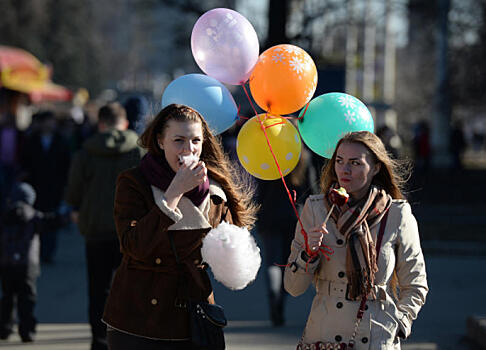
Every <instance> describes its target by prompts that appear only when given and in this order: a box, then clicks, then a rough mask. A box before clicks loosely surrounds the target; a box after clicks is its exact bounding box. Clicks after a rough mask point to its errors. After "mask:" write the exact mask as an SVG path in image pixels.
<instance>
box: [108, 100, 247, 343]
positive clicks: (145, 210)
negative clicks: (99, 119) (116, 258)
mask: <svg viewBox="0 0 486 350" xmlns="http://www.w3.org/2000/svg"><path fill="white" fill-rule="evenodd" d="M141 144H142V146H143V147H144V148H145V149H147V150H148V154H147V155H145V156H144V158H143V159H142V161H141V164H140V166H139V167H137V168H135V169H130V170H127V171H125V172H123V173H122V174H121V175H120V176H119V177H118V180H117V188H116V197H115V222H116V226H117V232H118V235H119V239H120V244H121V249H122V252H123V260H122V263H121V265H120V267H119V268H118V270H117V272H116V274H115V277H114V279H113V285H112V287H111V290H110V296H109V297H108V301H107V304H106V308H105V313H104V316H103V320H104V321H105V322H106V324H107V325H108V342H109V346H110V349H111V350H120V349H184V350H186V349H193V346H192V344H191V342H190V336H191V334H190V329H189V312H188V307H187V304H188V301H189V300H187V299H190V300H193V301H207V302H209V303H211V304H214V295H213V291H212V287H211V281H210V279H209V276H208V274H207V272H206V271H205V267H206V265H205V264H203V263H202V256H201V242H202V238H203V237H204V236H205V235H206V234H207V233H208V231H209V230H210V229H211V228H212V227H216V226H218V225H219V223H220V222H221V221H223V220H225V221H228V222H230V223H233V224H235V225H238V226H252V224H253V221H254V211H255V210H254V207H253V206H252V205H251V193H249V191H248V190H247V189H246V188H243V187H242V186H241V184H240V183H239V178H238V177H234V176H232V174H233V173H232V171H231V164H230V163H229V161H228V160H227V158H226V156H225V155H224V153H223V149H222V146H221V144H220V143H219V142H218V140H217V139H216V138H215V137H214V136H213V135H212V134H211V131H210V129H209V127H208V125H207V123H206V121H205V120H204V119H203V117H202V116H201V115H200V114H199V113H198V112H196V111H195V110H193V109H191V108H189V107H186V106H182V105H175V104H172V105H169V106H167V107H165V108H164V109H163V110H162V111H161V112H160V113H159V114H158V115H157V116H156V117H155V118H154V119H153V120H152V121H151V122H150V123H149V125H148V126H147V129H146V130H145V131H144V133H143V134H142V136H141ZM176 254H177V256H178V257H179V258H178V260H180V265H183V268H181V267H180V265H179V264H178V263H177V259H176ZM181 286H185V287H184V288H182V287H181Z"/></svg>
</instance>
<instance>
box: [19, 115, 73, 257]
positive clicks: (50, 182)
mask: <svg viewBox="0 0 486 350" xmlns="http://www.w3.org/2000/svg"><path fill="white" fill-rule="evenodd" d="M32 118H33V120H35V122H36V123H37V124H38V128H36V129H35V130H34V131H33V132H32V134H31V135H29V137H28V138H27V140H26V142H25V146H24V147H23V151H22V169H23V171H25V173H26V175H27V177H26V181H28V182H29V183H30V184H32V186H33V187H34V189H35V191H36V193H37V199H36V201H35V205H34V206H35V208H36V209H38V210H40V211H42V212H59V214H61V213H60V212H61V210H62V208H63V203H62V200H63V193H64V190H65V186H66V181H67V173H68V169H69V163H70V160H71V154H70V151H69V146H68V145H67V143H66V141H65V140H64V138H63V136H62V135H61V134H60V133H59V131H58V129H57V120H56V116H55V115H54V113H53V112H51V111H42V112H38V113H36V114H34V115H33V117H32ZM60 223H61V220H48V221H47V222H46V223H44V224H43V225H42V232H41V235H40V239H41V253H40V254H41V261H42V262H44V263H53V262H54V257H55V254H56V249H57V234H58V230H59V229H60V226H61V225H60Z"/></svg>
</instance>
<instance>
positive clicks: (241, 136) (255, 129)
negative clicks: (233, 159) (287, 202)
mask: <svg viewBox="0 0 486 350" xmlns="http://www.w3.org/2000/svg"><path fill="white" fill-rule="evenodd" d="M262 125H263V127H264V128H265V131H266V134H267V136H268V140H269V141H270V145H271V146H272V150H273V153H274V154H275V156H276V158H277V161H278V164H279V165H280V170H281V171H282V174H283V175H284V176H285V175H287V174H289V173H290V172H291V171H292V170H294V168H295V166H296V165H297V163H298V162H299V159H300V153H301V149H302V142H301V140H300V136H299V133H298V132H297V129H296V128H295V127H294V125H293V124H292V123H291V122H289V121H288V120H287V119H285V118H281V117H277V116H271V115H265V114H260V115H258V116H255V117H253V118H251V119H250V120H248V121H247V122H246V123H245V124H244V125H243V127H242V128H241V130H240V132H239V133H238V138H237V142H236V152H237V154H238V159H239V160H240V163H241V164H242V165H243V167H244V168H245V169H246V171H248V172H249V173H250V174H251V175H253V176H255V177H257V178H259V179H262V180H275V179H279V178H280V174H279V172H278V169H277V165H276V164H275V160H274V158H273V156H272V153H271V152H270V148H269V146H268V143H267V139H266V138H265V134H264V132H263V130H262Z"/></svg>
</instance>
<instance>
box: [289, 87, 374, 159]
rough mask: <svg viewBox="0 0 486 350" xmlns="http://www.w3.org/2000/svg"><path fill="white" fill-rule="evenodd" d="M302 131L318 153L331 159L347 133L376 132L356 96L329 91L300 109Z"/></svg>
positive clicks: (308, 144) (365, 109) (309, 144)
mask: <svg viewBox="0 0 486 350" xmlns="http://www.w3.org/2000/svg"><path fill="white" fill-rule="evenodd" d="M299 118H301V119H300V120H299V124H298V126H299V132H300V136H301V137H302V140H303V141H304V143H305V144H306V145H307V146H308V147H309V148H310V149H311V150H312V151H313V152H315V153H317V154H319V155H321V156H323V157H325V158H329V159H330V158H332V155H333V153H334V149H335V148H336V145H337V143H338V141H339V140H340V139H341V138H342V137H343V136H344V135H345V134H346V133H348V132H353V131H363V130H366V131H369V132H374V122H373V117H372V116H371V113H370V111H369V110H368V108H366V106H365V104H364V103H363V102H361V101H360V100H358V99H357V98H356V97H354V96H351V95H348V94H345V93H341V92H330V93H327V94H323V95H320V96H318V97H316V98H314V99H312V101H310V102H309V106H308V107H307V109H306V108H305V107H304V108H303V109H302V111H301V112H300V115H299Z"/></svg>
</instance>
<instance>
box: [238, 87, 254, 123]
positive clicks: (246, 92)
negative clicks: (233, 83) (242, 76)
mask: <svg viewBox="0 0 486 350" xmlns="http://www.w3.org/2000/svg"><path fill="white" fill-rule="evenodd" d="M241 87H242V88H243V91H244V92H245V94H246V98H247V99H248V101H249V102H250V105H251V108H253V112H255V116H258V112H257V111H256V108H255V106H254V105H253V102H251V98H250V95H248V91H246V88H245V84H241Z"/></svg>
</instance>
